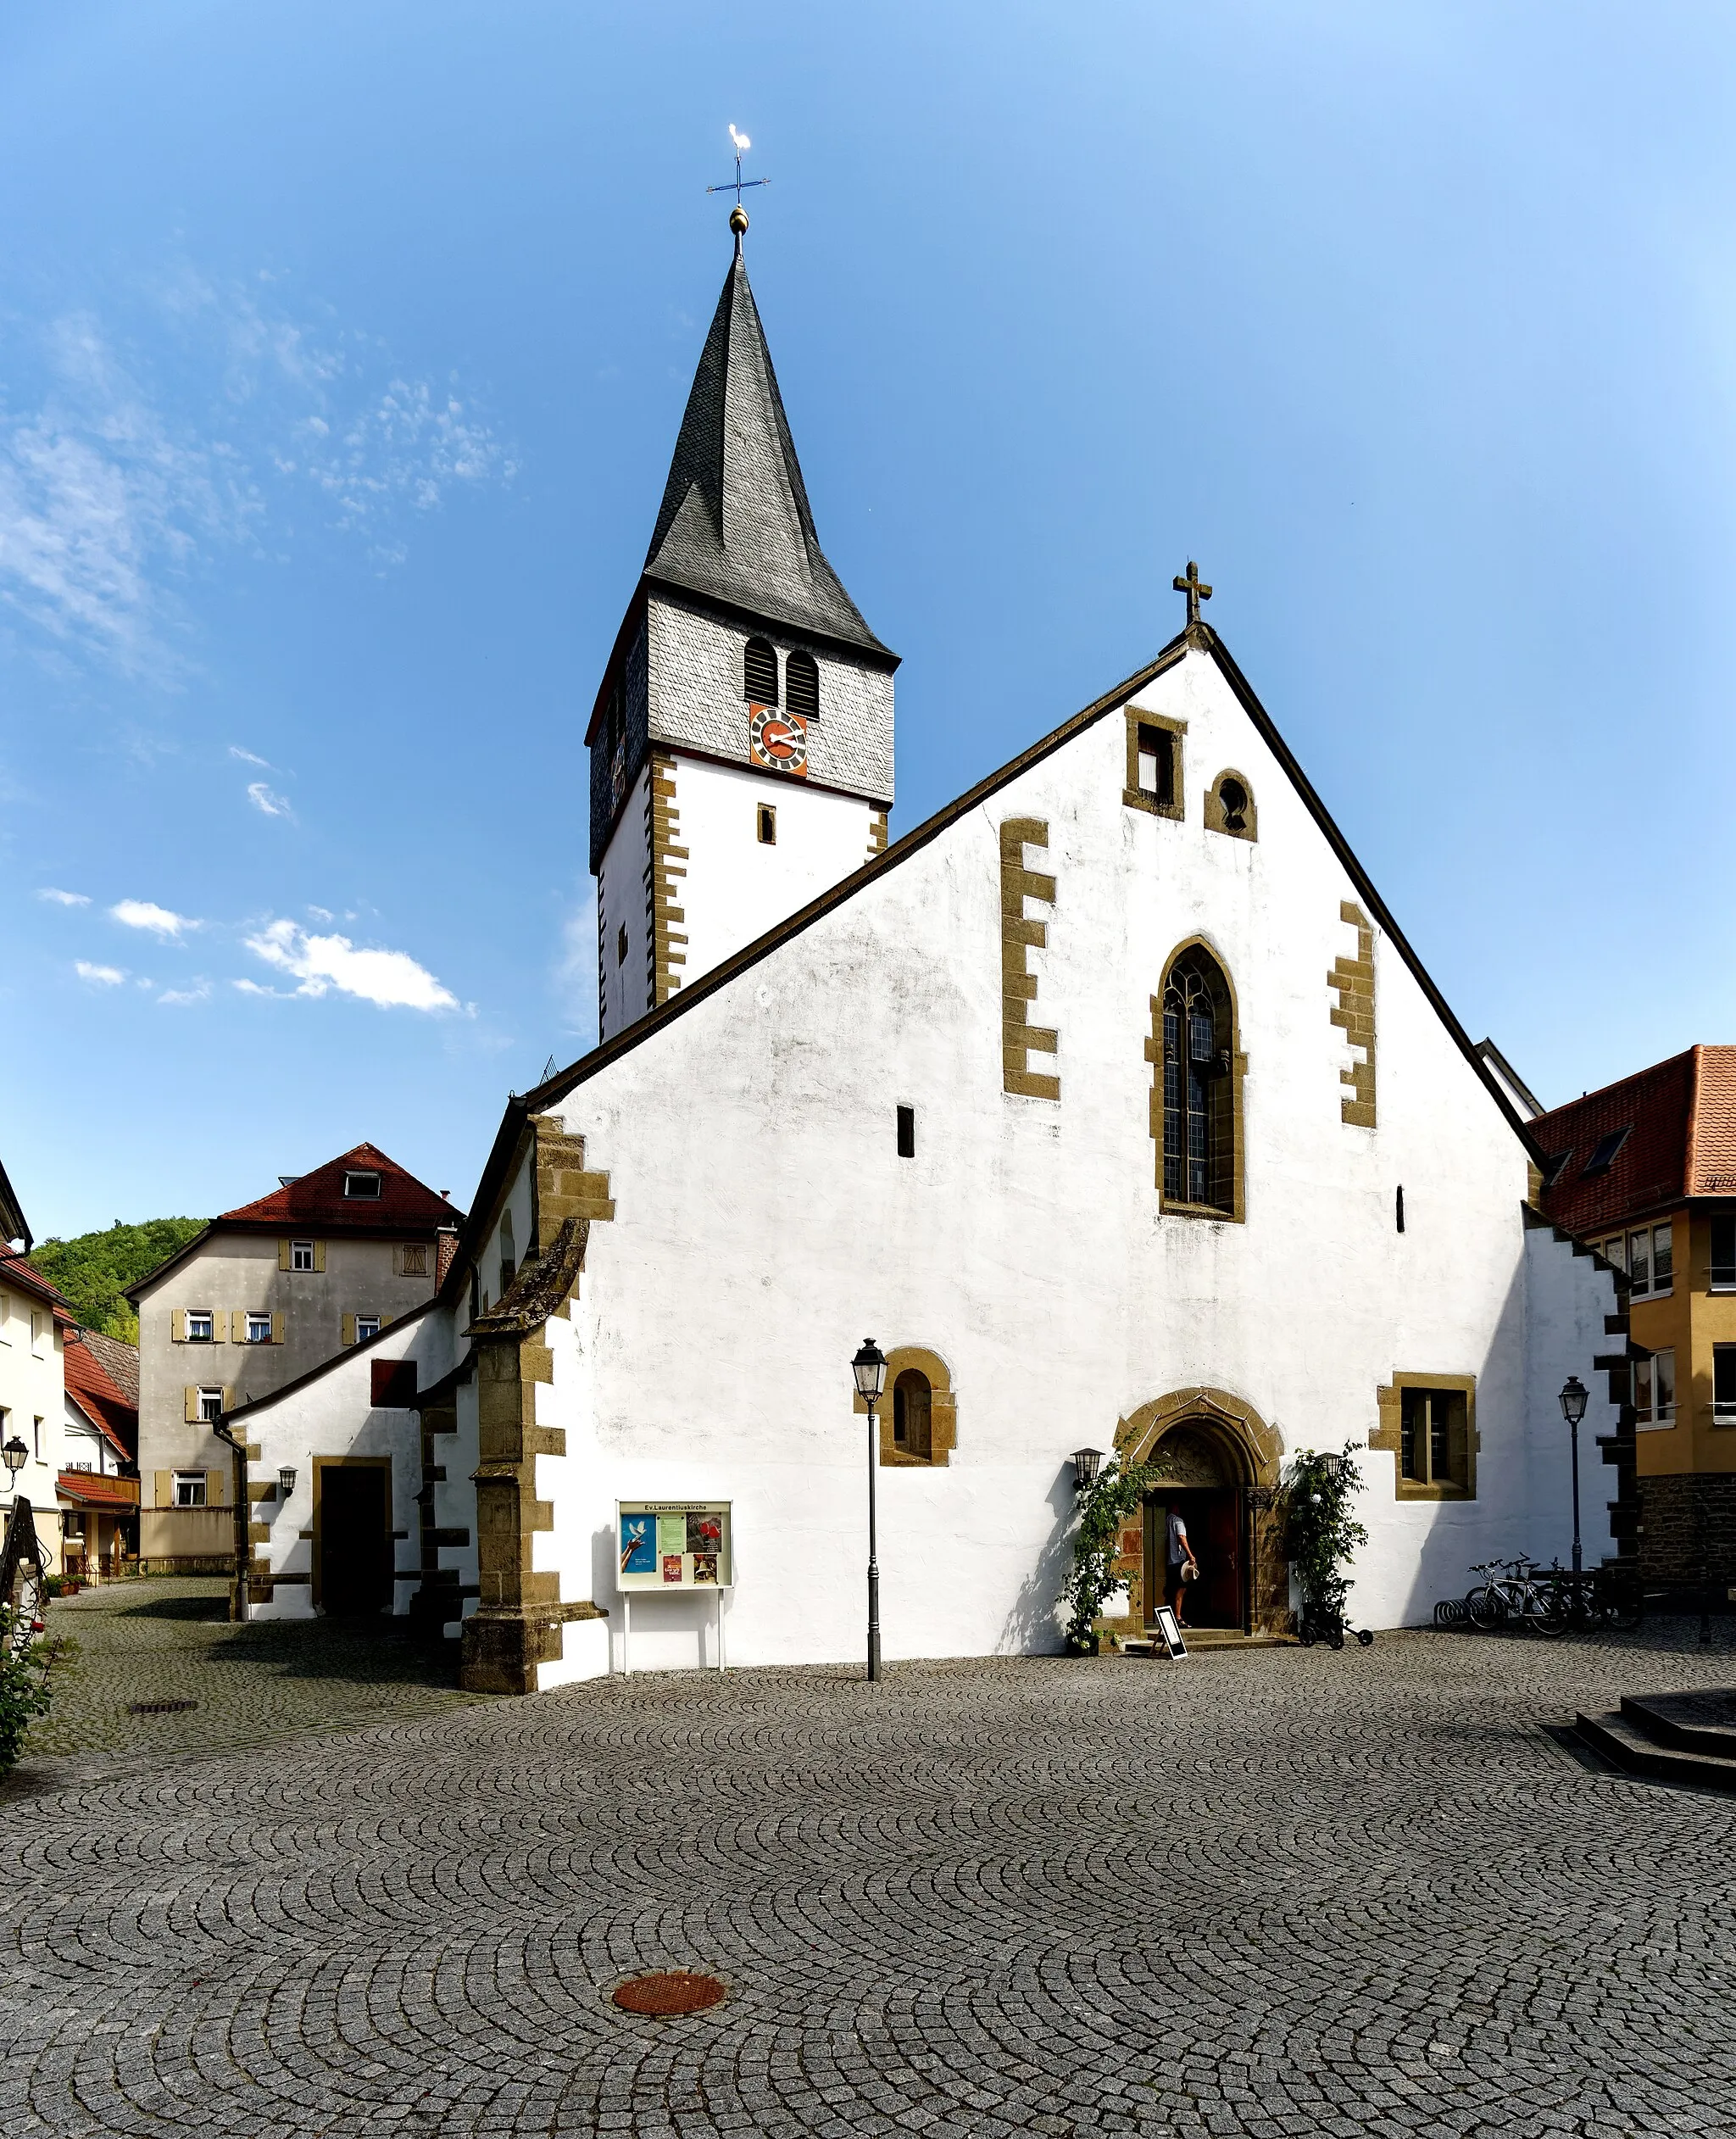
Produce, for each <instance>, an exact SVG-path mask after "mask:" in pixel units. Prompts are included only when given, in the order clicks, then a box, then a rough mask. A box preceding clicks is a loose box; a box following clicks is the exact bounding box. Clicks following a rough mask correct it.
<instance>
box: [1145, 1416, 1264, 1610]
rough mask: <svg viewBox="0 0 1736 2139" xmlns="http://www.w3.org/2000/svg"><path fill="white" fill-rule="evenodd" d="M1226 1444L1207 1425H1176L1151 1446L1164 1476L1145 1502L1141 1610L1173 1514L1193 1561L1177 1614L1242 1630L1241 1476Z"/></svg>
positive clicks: (1157, 1588) (1159, 1590)
mask: <svg viewBox="0 0 1736 2139" xmlns="http://www.w3.org/2000/svg"><path fill="white" fill-rule="evenodd" d="M1227 1453H1228V1451H1226V1450H1225V1449H1223V1448H1222V1447H1221V1445H1219V1442H1218V1437H1217V1435H1216V1434H1214V1433H1213V1432H1212V1431H1211V1430H1210V1429H1209V1428H1205V1429H1202V1428H1200V1427H1199V1426H1196V1425H1194V1424H1192V1423H1189V1424H1187V1425H1182V1426H1177V1427H1176V1428H1174V1429H1172V1430H1171V1432H1169V1433H1167V1434H1165V1435H1164V1437H1163V1439H1162V1440H1160V1442H1159V1443H1158V1445H1157V1446H1156V1447H1155V1449H1154V1450H1153V1451H1152V1452H1151V1465H1152V1468H1153V1469H1154V1470H1156V1471H1158V1472H1160V1473H1162V1474H1163V1477H1164V1484H1162V1486H1161V1487H1160V1488H1159V1490H1157V1491H1155V1492H1154V1493H1153V1494H1151V1495H1150V1496H1149V1498H1148V1499H1147V1501H1146V1503H1145V1594H1146V1596H1147V1597H1148V1598H1149V1600H1150V1604H1149V1607H1148V1610H1147V1613H1146V1617H1147V1619H1148V1621H1149V1619H1150V1618H1151V1615H1152V1613H1153V1612H1154V1611H1155V1608H1156V1607H1157V1606H1158V1605H1159V1604H1160V1603H1161V1602H1162V1601H1163V1598H1164V1596H1165V1592H1166V1584H1167V1582H1168V1579H1169V1574H1170V1569H1169V1566H1168V1557H1169V1555H1168V1542H1169V1518H1170V1516H1171V1513H1174V1514H1177V1515H1179V1516H1180V1517H1181V1518H1182V1521H1183V1522H1184V1523H1186V1524H1187V1526H1188V1543H1189V1544H1190V1545H1191V1546H1193V1548H1194V1558H1195V1560H1196V1561H1197V1562H1199V1577H1198V1579H1196V1580H1194V1581H1193V1582H1190V1583H1189V1584H1188V1585H1187V1595H1186V1596H1185V1597H1184V1598H1183V1599H1182V1618H1183V1619H1184V1620H1186V1622H1187V1623H1188V1624H1189V1625H1190V1626H1196V1627H1216V1628H1223V1629H1234V1630H1237V1631H1239V1632H1243V1633H1245V1632H1246V1631H1247V1630H1248V1629H1249V1623H1250V1622H1249V1596H1248V1554H1249V1537H1248V1535H1247V1530H1248V1522H1247V1511H1246V1507H1245V1506H1244V1501H1245V1495H1244V1492H1243V1490H1242V1482H1241V1479H1240V1478H1239V1476H1238V1474H1237V1473H1238V1471H1239V1469H1240V1466H1239V1465H1238V1466H1236V1467H1235V1468H1233V1469H1232V1467H1231V1465H1230V1463H1229V1462H1227V1460H1226V1458H1227Z"/></svg>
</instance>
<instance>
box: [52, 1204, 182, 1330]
mask: <svg viewBox="0 0 1736 2139" xmlns="http://www.w3.org/2000/svg"><path fill="white" fill-rule="evenodd" d="M203 1223H204V1220H203V1218H147V1219H146V1220H145V1222H144V1223H143V1224H142V1225H122V1224H121V1223H120V1221H119V1220H118V1219H117V1220H116V1222H115V1223H114V1224H113V1225H112V1226H110V1227H109V1230H108V1231H107V1232H106V1233H81V1234H79V1235H78V1236H77V1238H76V1239H72V1240H39V1241H37V1243H36V1245H35V1246H34V1247H33V1248H32V1249H31V1256H30V1259H31V1264H32V1266H33V1267H35V1268H36V1269H38V1270H40V1271H41V1272H42V1275H43V1276H44V1277H45V1278H47V1280H48V1281H49V1283H50V1284H55V1285H58V1287H59V1288H60V1290H61V1291H62V1292H64V1294H65V1295H66V1297H67V1299H68V1300H69V1301H70V1302H71V1303H72V1311H73V1312H74V1313H75V1315H76V1316H77V1317H78V1318H79V1320H80V1321H81V1323H83V1324H84V1325H85V1327H86V1329H100V1330H101V1331H102V1332H103V1335H104V1336H107V1337H120V1338H121V1339H123V1340H125V1342H126V1343H127V1344H130V1345H136V1343H137V1342H138V1340H139V1323H138V1317H137V1316H136V1314H134V1312H133V1311H132V1309H131V1306H129V1305H128V1304H127V1302H126V1301H125V1300H124V1299H123V1298H122V1297H121V1295H122V1293H123V1292H124V1290H125V1288H126V1287H127V1286H128V1285H131V1284H137V1282H138V1280H139V1279H140V1278H142V1277H146V1276H147V1275H148V1274H149V1273H150V1272H152V1271H153V1270H154V1269H155V1268H156V1267H157V1265H158V1264H159V1262H166V1261H167V1259H168V1258H169V1257H170V1256H172V1255H173V1254H174V1253H175V1250H176V1249H177V1248H184V1247H185V1246H186V1244H187V1242H188V1241H189V1240H191V1239H192V1237H193V1235H194V1234H196V1233H197V1232H198V1230H199V1228H200V1227H201V1226H203Z"/></svg>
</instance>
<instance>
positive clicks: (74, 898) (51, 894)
mask: <svg viewBox="0 0 1736 2139" xmlns="http://www.w3.org/2000/svg"><path fill="white" fill-rule="evenodd" d="M36 896H37V898H38V899H46V900H47V901H48V903H49V904H50V905H54V906H88V905H90V903H91V902H90V900H89V899H88V897H86V894H84V893H83V892H82V891H59V890H57V889H56V888H55V887H54V886H53V884H44V885H43V887H42V889H41V890H40V891H39V892H38V893H37V894H36Z"/></svg>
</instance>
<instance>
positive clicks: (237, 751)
mask: <svg viewBox="0 0 1736 2139" xmlns="http://www.w3.org/2000/svg"><path fill="white" fill-rule="evenodd" d="M229 755H231V757H232V758H239V759H240V760H241V761H242V764H243V765H257V766H259V770H260V771H262V772H275V771H276V770H277V767H276V766H275V765H273V764H272V762H271V760H270V758H258V757H255V756H254V755H253V752H252V751H251V750H244V749H242V747H241V745H240V744H239V743H231V744H230V746H229Z"/></svg>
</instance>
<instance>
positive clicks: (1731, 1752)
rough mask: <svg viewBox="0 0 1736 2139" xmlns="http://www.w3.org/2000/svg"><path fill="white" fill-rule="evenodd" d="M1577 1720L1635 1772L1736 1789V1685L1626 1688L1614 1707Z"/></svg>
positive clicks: (1603, 1749) (1614, 1759) (1588, 1737)
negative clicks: (1700, 1689) (1696, 1689)
mask: <svg viewBox="0 0 1736 2139" xmlns="http://www.w3.org/2000/svg"><path fill="white" fill-rule="evenodd" d="M1574 1721H1575V1727H1576V1729H1577V1732H1578V1735H1579V1736H1580V1738H1581V1739H1582V1740H1583V1741H1584V1743H1585V1744H1586V1745H1588V1746H1590V1747H1591V1749H1592V1750H1593V1752H1597V1753H1600V1754H1601V1755H1602V1756H1603V1757H1604V1758H1605V1760H1607V1761H1610V1762H1611V1763H1613V1764H1614V1765H1615V1766H1616V1767H1617V1768H1621V1769H1625V1770H1626V1772H1627V1773H1628V1774H1630V1775H1647V1776H1650V1778H1651V1779H1652V1780H1654V1781H1657V1782H1670V1783H1689V1784H1691V1785H1694V1787H1695V1788H1697V1789H1700V1790H1728V1791H1736V1691H1719V1692H1706V1693H1650V1694H1646V1695H1644V1696H1635V1695H1633V1694H1627V1695H1624V1696H1622V1705H1621V1707H1620V1708H1618V1709H1616V1710H1615V1711H1613V1712H1612V1713H1610V1714H1608V1715H1602V1716H1586V1715H1582V1716H1578V1717H1576V1718H1575V1719H1574Z"/></svg>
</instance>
